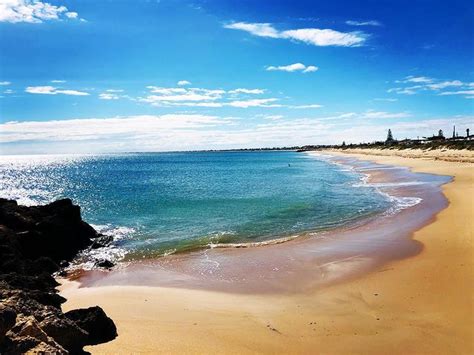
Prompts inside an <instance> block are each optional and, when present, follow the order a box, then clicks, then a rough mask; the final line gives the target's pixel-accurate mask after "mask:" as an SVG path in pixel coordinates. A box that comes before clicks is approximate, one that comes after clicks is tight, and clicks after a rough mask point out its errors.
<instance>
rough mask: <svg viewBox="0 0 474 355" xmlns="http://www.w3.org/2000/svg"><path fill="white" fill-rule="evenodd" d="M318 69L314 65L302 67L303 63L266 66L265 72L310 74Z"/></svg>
mask: <svg viewBox="0 0 474 355" xmlns="http://www.w3.org/2000/svg"><path fill="white" fill-rule="evenodd" d="M318 69H319V68H318V67H316V66H314V65H308V66H306V65H304V64H303V63H294V64H289V65H280V66H273V65H271V66H268V67H266V69H265V70H267V71H286V72H296V71H299V72H301V73H312V72H315V71H317V70H318Z"/></svg>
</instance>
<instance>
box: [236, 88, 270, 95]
mask: <svg viewBox="0 0 474 355" xmlns="http://www.w3.org/2000/svg"><path fill="white" fill-rule="evenodd" d="M264 92H265V90H263V89H245V88H239V89H234V90H230V91H229V94H250V95H259V94H263V93H264Z"/></svg>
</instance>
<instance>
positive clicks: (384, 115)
mask: <svg viewBox="0 0 474 355" xmlns="http://www.w3.org/2000/svg"><path fill="white" fill-rule="evenodd" d="M410 116H411V114H410V113H408V112H384V111H373V110H368V111H366V112H364V113H362V114H361V115H360V117H362V118H370V119H372V118H374V119H377V118H381V119H382V118H406V117H410Z"/></svg>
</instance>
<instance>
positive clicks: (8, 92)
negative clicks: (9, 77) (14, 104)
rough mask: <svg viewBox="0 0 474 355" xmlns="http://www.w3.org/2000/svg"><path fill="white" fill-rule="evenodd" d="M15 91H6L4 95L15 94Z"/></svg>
mask: <svg viewBox="0 0 474 355" xmlns="http://www.w3.org/2000/svg"><path fill="white" fill-rule="evenodd" d="M14 92H15V91H13V90H12V89H7V90H5V91H4V92H3V93H4V94H13V93H14Z"/></svg>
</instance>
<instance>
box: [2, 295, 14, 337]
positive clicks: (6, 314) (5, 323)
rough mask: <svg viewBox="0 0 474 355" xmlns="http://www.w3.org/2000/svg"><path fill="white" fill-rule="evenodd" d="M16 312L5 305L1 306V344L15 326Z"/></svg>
mask: <svg viewBox="0 0 474 355" xmlns="http://www.w3.org/2000/svg"><path fill="white" fill-rule="evenodd" d="M15 321H16V312H15V311H14V310H13V309H12V308H10V307H8V306H5V305H2V304H0V344H1V343H2V341H3V339H4V338H5V334H6V333H7V332H8V331H9V330H10V329H11V328H12V327H13V326H14V325H15Z"/></svg>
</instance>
